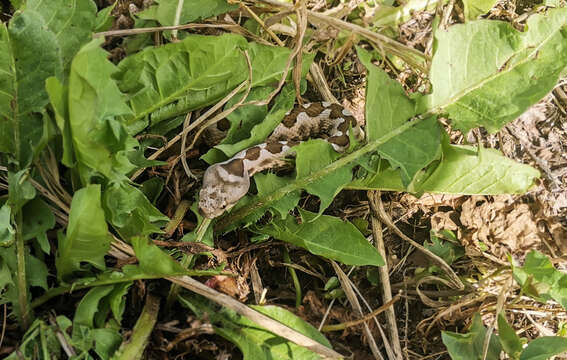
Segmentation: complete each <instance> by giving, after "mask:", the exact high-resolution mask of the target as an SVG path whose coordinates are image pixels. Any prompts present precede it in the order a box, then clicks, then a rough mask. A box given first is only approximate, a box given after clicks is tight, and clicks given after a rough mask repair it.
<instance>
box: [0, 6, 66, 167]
mask: <svg viewBox="0 0 567 360" xmlns="http://www.w3.org/2000/svg"><path fill="white" fill-rule="evenodd" d="M61 71H62V62H61V58H60V55H59V48H58V44H57V41H56V38H55V35H54V34H53V33H52V32H50V31H49V30H48V29H47V26H46V24H45V22H44V21H43V18H42V17H41V16H40V15H39V14H38V13H37V12H35V11H31V10H26V11H24V12H22V13H18V14H16V15H15V16H14V17H13V18H12V20H11V21H10V25H9V28H8V29H7V28H6V25H5V24H3V23H2V24H0V152H6V153H9V154H11V156H12V157H13V158H14V160H15V161H16V162H17V163H19V165H20V167H25V166H27V165H28V164H29V163H30V162H31V160H32V155H33V148H34V146H35V145H36V143H37V142H39V141H40V139H41V137H42V126H41V122H42V118H41V116H39V115H37V114H34V112H41V111H42V109H43V107H44V106H45V105H46V104H47V101H48V98H47V93H46V91H45V88H44V84H45V79H47V78H48V77H50V76H60V75H61ZM38 124H39V126H38ZM26 129H37V131H32V132H29V131H26ZM30 149H31V150H30Z"/></svg>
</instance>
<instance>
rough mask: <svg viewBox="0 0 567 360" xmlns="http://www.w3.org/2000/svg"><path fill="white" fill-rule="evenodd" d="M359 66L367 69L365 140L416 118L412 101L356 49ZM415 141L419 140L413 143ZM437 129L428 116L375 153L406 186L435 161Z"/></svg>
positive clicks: (367, 55)
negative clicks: (359, 61)
mask: <svg viewBox="0 0 567 360" xmlns="http://www.w3.org/2000/svg"><path fill="white" fill-rule="evenodd" d="M357 52H358V55H359V57H360V60H361V62H362V64H363V65H364V66H365V67H366V69H367V70H368V78H367V84H368V85H367V87H366V129H367V132H368V139H369V140H376V139H378V138H379V137H380V136H382V135H383V134H385V133H388V132H389V131H392V130H393V129H395V128H397V127H399V126H401V125H403V124H404V123H405V122H406V121H407V120H408V119H410V118H412V117H413V116H415V115H416V109H415V101H414V100H411V99H409V98H408V97H407V96H406V94H405V91H404V89H403V88H402V86H401V85H400V83H399V82H397V81H395V80H393V79H390V78H389V76H388V74H386V72H384V70H382V69H380V68H378V67H377V66H374V65H373V64H372V62H371V54H370V53H368V52H367V51H365V50H363V49H362V48H357ZM416 139H420V141H419V142H416V141H415V140H416ZM440 149H441V128H440V126H439V125H438V123H437V119H436V117H430V118H428V119H426V120H424V121H422V122H420V123H419V124H417V125H416V126H414V127H412V128H411V129H408V130H407V131H405V132H404V133H403V134H401V135H399V136H396V137H395V138H393V139H391V140H390V141H388V142H387V143H385V144H383V145H381V146H380V147H379V148H378V153H379V154H380V156H382V157H383V158H384V159H387V160H388V161H389V162H390V164H391V165H392V167H393V168H394V169H395V168H400V171H401V178H402V182H403V184H404V185H405V186H407V185H408V184H409V183H410V182H411V181H412V180H413V178H414V177H415V175H416V174H417V172H418V171H419V170H421V169H423V168H424V167H425V166H427V165H428V164H430V163H431V162H432V161H433V160H435V159H437V158H439V155H440Z"/></svg>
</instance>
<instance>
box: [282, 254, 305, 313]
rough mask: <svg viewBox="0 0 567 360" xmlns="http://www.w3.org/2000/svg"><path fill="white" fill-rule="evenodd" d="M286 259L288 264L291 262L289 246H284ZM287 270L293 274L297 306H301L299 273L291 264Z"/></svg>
mask: <svg viewBox="0 0 567 360" xmlns="http://www.w3.org/2000/svg"><path fill="white" fill-rule="evenodd" d="M283 258H284V261H285V262H286V263H288V264H291V258H290V257H289V250H288V249H287V247H285V246H284V253H283ZM287 270H288V271H289V274H290V275H291V278H292V280H293V286H294V287H295V307H296V308H299V307H300V306H301V284H300V283H299V278H298V277H297V273H296V272H295V269H294V268H292V267H291V266H287Z"/></svg>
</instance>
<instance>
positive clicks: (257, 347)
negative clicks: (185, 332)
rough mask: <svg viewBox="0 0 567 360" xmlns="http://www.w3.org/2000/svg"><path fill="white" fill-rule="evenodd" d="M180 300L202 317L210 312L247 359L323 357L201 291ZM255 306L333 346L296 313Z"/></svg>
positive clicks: (219, 331)
mask: <svg viewBox="0 0 567 360" xmlns="http://www.w3.org/2000/svg"><path fill="white" fill-rule="evenodd" d="M179 300H180V301H181V304H183V305H184V306H186V307H188V308H190V309H191V310H192V311H193V312H194V313H195V314H196V315H197V316H198V317H199V318H203V317H204V316H207V318H208V319H209V321H211V322H212V323H213V326H214V329H215V332H216V333H217V334H219V335H220V336H222V337H224V338H225V339H227V340H228V341H231V342H233V343H234V344H236V346H238V348H239V349H240V351H242V355H243V359H244V360H253V359H254V360H276V359H277V360H284V359H290V360H291V359H302V360H303V359H306V360H307V359H320V357H319V355H317V354H315V353H313V352H311V351H310V350H308V349H306V348H304V347H301V346H298V345H296V344H294V343H292V342H289V341H287V340H285V339H283V338H281V337H279V336H277V335H276V334H273V333H271V332H269V331H267V330H266V329H264V328H262V327H261V326H259V325H257V324H256V323H254V322H252V321H251V320H249V319H248V318H246V317H244V316H240V315H238V314H236V313H235V312H234V311H232V310H229V309H226V308H221V309H220V310H219V309H218V308H217V307H216V306H215V305H214V304H211V303H210V302H209V301H208V300H206V299H204V298H203V297H201V296H199V295H194V294H192V295H189V294H187V295H184V296H180V297H179ZM252 308H253V309H254V310H257V311H258V312H261V313H262V314H264V315H267V316H269V317H271V318H272V319H274V320H277V321H279V322H281V323H282V324H284V325H286V326H289V327H291V328H292V329H295V330H296V331H299V332H300V333H302V334H304V335H306V336H308V337H310V338H312V339H313V340H315V341H317V342H319V343H321V344H322V345H324V346H326V347H328V348H331V344H330V343H329V341H328V340H327V339H326V338H325V337H324V336H323V335H322V334H321V333H320V332H318V331H317V329H315V328H314V327H313V326H311V325H310V324H308V323H306V322H305V321H303V320H302V319H300V318H299V317H297V316H295V315H294V314H293V313H291V312H289V311H287V310H285V309H283V308H280V307H277V306H252Z"/></svg>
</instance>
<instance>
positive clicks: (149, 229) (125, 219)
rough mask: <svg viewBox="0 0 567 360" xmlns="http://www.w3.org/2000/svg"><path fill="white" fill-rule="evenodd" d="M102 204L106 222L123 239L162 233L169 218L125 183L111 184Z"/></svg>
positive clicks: (139, 192)
mask: <svg viewBox="0 0 567 360" xmlns="http://www.w3.org/2000/svg"><path fill="white" fill-rule="evenodd" d="M102 203H103V206H104V209H105V211H106V214H107V218H108V221H109V222H110V223H111V224H112V225H113V226H114V227H116V229H117V231H118V232H119V233H120V235H121V236H122V237H123V238H126V239H127V238H130V237H132V236H135V235H140V236H144V235H150V234H152V233H159V232H162V231H161V230H160V227H162V226H164V225H165V224H166V223H167V221H169V218H168V217H167V216H165V215H163V214H162V213H161V212H160V211H159V210H158V209H156V208H155V207H154V206H153V205H152V204H151V203H150V201H149V200H148V199H147V198H146V196H144V194H143V193H142V192H141V191H140V190H139V189H138V188H136V187H134V186H132V185H130V184H128V183H126V182H113V183H111V184H109V186H108V187H107V188H106V189H105V190H104V192H103V195H102Z"/></svg>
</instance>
